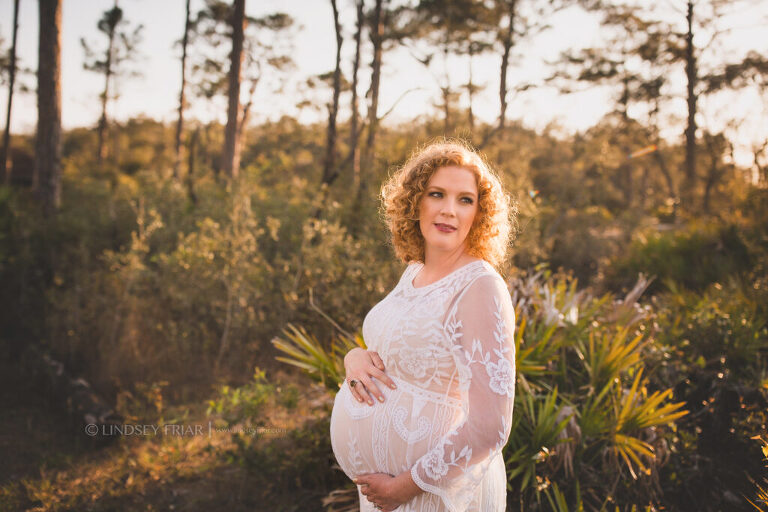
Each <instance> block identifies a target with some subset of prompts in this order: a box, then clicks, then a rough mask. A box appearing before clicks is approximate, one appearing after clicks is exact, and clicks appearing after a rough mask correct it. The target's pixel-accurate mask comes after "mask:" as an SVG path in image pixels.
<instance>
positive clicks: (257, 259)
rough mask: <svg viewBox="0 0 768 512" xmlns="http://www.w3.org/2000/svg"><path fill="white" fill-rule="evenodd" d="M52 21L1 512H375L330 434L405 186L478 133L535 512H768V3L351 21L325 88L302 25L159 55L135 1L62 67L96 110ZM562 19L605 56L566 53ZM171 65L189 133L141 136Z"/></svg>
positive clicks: (26, 148) (289, 22)
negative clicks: (419, 159) (139, 93)
mask: <svg viewBox="0 0 768 512" xmlns="http://www.w3.org/2000/svg"><path fill="white" fill-rule="evenodd" d="M30 3H31V2H20V1H19V0H14V1H13V2H11V1H10V0H6V1H4V2H3V3H2V4H1V5H2V9H3V11H2V12H3V13H4V14H3V16H4V17H5V16H6V15H7V16H8V18H6V19H13V20H14V22H13V23H10V24H8V23H7V22H5V21H4V22H3V24H2V25H0V26H2V27H3V30H5V27H8V29H9V32H8V33H5V32H3V33H2V34H0V35H2V36H3V39H2V41H0V50H2V57H1V58H2V62H0V64H1V65H2V68H3V75H2V80H3V82H2V85H3V86H4V87H6V88H7V91H8V93H7V94H6V96H5V99H6V100H7V102H6V105H7V109H6V117H5V119H6V123H5V127H6V130H5V133H4V138H3V145H2V152H3V153H2V155H0V165H1V166H2V168H1V169H0V170H2V172H1V173H0V179H1V180H2V183H3V185H2V187H0V282H2V287H0V300H2V308H0V332H1V333H2V334H1V335H0V343H2V346H3V354H4V355H3V363H2V365H3V371H2V372H0V373H1V374H2V379H3V386H2V389H3V394H2V396H1V397H0V399H2V403H3V410H4V411H7V412H8V414H6V415H5V416H6V417H5V418H4V419H3V420H2V424H0V429H2V433H3V434H4V435H3V436H2V438H0V439H2V450H3V456H4V458H5V459H6V461H7V463H6V464H5V466H4V467H3V469H2V472H0V486H1V487H0V508H3V509H8V510H27V509H28V510H81V509H83V508H88V509H91V510H113V509H115V508H119V509H124V510H148V509H156V508H159V509H168V508H180V509H184V510H198V509H199V510H246V509H249V510H253V509H257V510H354V509H355V507H356V505H355V494H354V486H352V485H351V483H350V482H348V481H346V479H345V478H344V476H343V475H342V474H341V472H340V471H339V470H338V469H337V468H334V467H333V465H334V460H333V456H332V453H331V452H330V442H329V439H328V415H329V411H330V406H331V404H332V399H333V396H334V392H335V390H336V389H338V383H339V381H340V379H341V378H343V366H342V365H341V362H340V358H341V357H342V356H343V353H344V350H346V349H348V348H349V347H351V346H353V345H355V344H361V343H364V340H362V339H361V338H360V336H359V329H360V326H361V323H362V319H363V318H364V315H365V314H366V312H367V311H368V310H369V309H370V307H371V306H372V305H374V304H375V303H376V302H377V301H379V300H380V299H381V298H382V297H383V296H384V295H385V294H386V293H387V291H388V290H389V289H391V287H392V286H393V285H394V283H395V282H396V280H397V278H398V276H399V275H400V273H401V272H402V269H403V265H402V264H400V263H398V262H396V261H395V260H394V257H393V254H392V250H391V248H390V247H389V246H388V241H387V233H386V231H385V229H384V226H383V224H382V222H381V218H380V214H379V210H378V206H379V203H378V190H379V186H380V184H381V183H382V181H383V180H384V179H385V178H386V176H387V174H388V173H389V172H391V171H392V170H393V169H394V168H396V167H397V166H398V165H399V164H401V163H402V162H404V160H405V159H406V158H407V156H408V155H409V153H410V152H411V151H412V150H413V149H414V148H415V147H416V146H417V145H418V144H423V143H426V142H428V141H430V140H433V139H434V138H436V137H459V138H462V139H464V140H466V141H468V142H469V143H470V144H472V145H473V146H474V147H476V148H478V149H479V150H480V151H482V152H483V153H484V154H485V155H486V156H487V158H488V160H489V161H490V162H492V164H493V165H494V166H495V167H496V169H497V170H498V171H499V173H500V175H501V177H502V179H503V181H504V183H505V185H506V187H507V189H508V190H509V191H510V192H511V193H512V195H513V197H514V198H515V202H516V205H517V209H518V220H517V222H518V225H517V237H516V239H515V241H514V243H513V248H512V255H511V257H510V259H509V261H507V262H506V264H505V266H504V268H502V269H501V271H502V273H503V275H504V276H505V278H506V279H507V280H508V283H509V286H510V293H512V295H513V299H514V302H515V304H516V309H517V312H518V315H517V318H518V326H517V336H516V343H517V349H518V350H517V354H518V362H517V368H518V394H517V396H516V405H515V420H514V425H513V435H512V438H511V439H510V443H509V444H508V445H507V447H506V448H505V459H506V462H507V469H508V474H509V508H510V510H517V509H520V510H580V509H586V510H697V511H699V510H712V511H714V510H755V509H762V510H765V509H768V505H766V501H765V500H766V499H768V496H767V495H766V491H765V489H764V488H765V487H766V486H768V483H766V481H765V478H766V474H765V468H764V461H763V457H768V448H766V445H765V439H766V415H768V413H766V411H767V410H768V400H767V399H768V366H767V364H768V327H767V326H766V320H768V307H767V306H766V305H767V304H768V300H767V299H768V297H767V296H766V295H767V292H766V286H768V278H767V277H766V263H768V259H767V249H768V223H766V220H765V219H766V218H768V193H767V191H766V186H768V133H766V131H765V122H764V119H765V113H766V100H767V99H768V96H766V92H767V91H766V78H768V59H766V57H765V52H766V48H765V47H761V46H760V44H761V43H760V42H757V43H755V42H754V40H752V39H744V38H743V37H742V36H743V34H745V33H748V32H749V31H750V30H751V29H752V28H754V27H755V26H757V27H761V26H763V27H764V26H765V24H766V21H768V19H767V18H766V13H765V9H764V7H765V6H764V4H761V3H760V2H750V1H723V0H701V1H695V2H694V1H687V2H683V1H681V2H672V1H670V2H663V3H662V4H660V5H658V6H656V5H654V6H653V8H649V7H648V6H646V5H645V4H643V3H640V2H637V3H632V2H619V1H616V2H603V1H599V0H587V1H576V0H572V1H570V0H559V1H552V2H533V1H528V0H485V1H481V0H423V1H410V2H406V1H402V2H396V1H394V0H389V1H386V0H368V1H364V0H355V1H344V2H342V1H338V2H337V1H335V0H329V1H328V2H327V3H323V4H324V5H325V4H327V5H326V9H325V11H324V12H325V14H326V15H327V16H326V19H323V20H320V19H317V18H316V17H314V18H313V19H312V20H311V23H312V25H313V27H314V26H316V25H322V26H327V27H329V28H328V30H327V37H328V39H329V40H330V41H331V42H332V44H331V46H328V48H331V51H332V54H331V55H332V56H333V57H334V58H333V59H332V60H331V61H330V62H331V67H330V68H329V69H327V70H325V71H323V72H322V73H320V74H307V73H306V71H305V68H304V67H302V63H301V62H297V61H296V59H295V58H294V57H295V56H297V55H300V54H301V52H297V50H296V41H297V40H299V39H300V37H301V32H302V31H303V30H304V28H302V27H301V26H300V24H299V22H298V21H297V19H296V17H295V16H292V15H291V14H289V13H287V12H278V11H274V12H262V11H260V12H256V11H253V12H252V11H251V10H250V9H251V8H252V6H251V4H248V5H246V2H245V0H235V1H234V2H224V1H217V0H206V1H205V2H190V1H189V0H187V2H186V3H183V2H179V3H180V4H182V3H183V4H184V7H185V10H183V11H182V10H180V11H179V12H181V13H182V16H184V18H185V23H183V30H181V31H180V33H179V34H178V43H177V44H175V45H173V46H172V47H167V48H164V47H156V46H151V47H148V46H147V44H146V41H145V39H144V38H145V36H144V34H145V33H146V32H147V30H148V28H147V27H149V25H150V24H152V25H153V26H155V25H160V26H162V23H163V20H161V19H156V18H154V19H148V20H147V21H146V24H147V27H144V26H142V25H141V24H140V23H138V22H137V20H133V19H131V18H129V17H128V16H127V14H126V13H127V12H128V8H127V7H126V6H127V5H128V4H124V3H121V4H120V5H118V3H117V2H116V1H115V2H114V3H107V5H106V6H101V7H103V8H104V9H106V10H104V11H101V12H100V14H99V16H100V17H99V20H98V23H97V24H96V26H94V27H93V28H92V29H90V31H89V32H87V33H83V34H78V36H79V37H80V38H82V39H81V42H80V44H81V50H80V52H81V53H80V56H79V57H76V56H74V55H72V54H69V55H68V58H69V59H74V58H79V59H80V61H81V63H82V66H83V69H84V70H86V71H88V72H89V73H90V74H91V76H92V82H89V83H88V87H94V85H93V84H100V85H99V87H100V89H101V94H100V95H99V96H98V97H91V99H90V100H88V99H87V98H81V99H80V100H78V101H79V102H82V104H86V103H87V104H88V108H87V109H84V111H83V113H79V112H78V111H77V109H75V108H72V107H73V105H72V103H71V102H70V103H66V102H65V104H64V105H62V97H64V98H69V97H70V96H69V95H70V94H72V93H71V92H66V91H68V90H75V91H77V90H78V89H79V88H80V89H84V88H85V86H82V85H81V86H78V85H77V84H76V83H72V84H71V85H70V84H68V83H67V82H66V81H65V80H63V79H62V48H66V46H63V45H62V40H63V39H62V38H63V37H69V36H66V35H65V34H63V33H62V31H63V28H65V27H66V26H67V24H66V22H64V24H62V9H63V8H64V7H63V5H62V4H63V2H62V1H61V0H59V1H57V0H41V1H40V2H38V3H37V7H39V13H38V14H39V15H38V19H37V23H38V24H39V25H38V27H36V28H37V29H38V32H37V33H38V39H37V41H36V43H37V51H38V60H37V63H36V64H37V69H36V70H34V71H33V70H30V69H29V66H30V65H32V63H31V62H27V61H25V60H24V59H19V58H17V57H18V55H19V54H20V53H19V52H17V51H16V50H17V45H18V43H19V42H20V41H24V38H23V34H24V31H25V30H30V29H31V27H25V26H24V25H21V24H18V25H17V21H16V20H17V13H18V12H19V6H20V4H23V5H26V4H30ZM320 3H322V2H312V3H311V5H312V7H311V8H309V7H308V8H307V11H309V12H312V13H314V12H315V9H316V8H317V5H318V4H320ZM299 4H300V3H297V4H296V5H299ZM66 5H69V4H68V3H67V4H66ZM306 5H307V6H308V5H309V3H307V4H306ZM262 7H263V6H262ZM88 8H89V9H90V10H92V9H94V8H95V7H94V6H93V4H90V3H89V4H88ZM292 8H294V9H295V8H296V7H295V6H292ZM124 9H125V10H124ZM65 12H66V11H65ZM569 17H570V18H569ZM563 19H565V20H566V25H568V23H567V21H568V19H571V20H578V22H575V23H576V24H578V23H584V26H589V24H588V23H587V22H586V21H585V20H593V21H594V23H595V24H596V25H595V26H596V27H598V28H597V29H596V31H597V32H598V37H595V38H594V39H590V40H589V42H590V44H591V46H588V47H578V46H577V45H576V46H574V45H568V44H565V45H563V46H564V48H563V49H562V51H560V52H558V53H557V55H556V56H555V57H552V58H550V57H546V58H545V57H544V56H543V54H540V53H539V48H540V47H541V45H542V44H543V43H542V41H545V42H546V41H551V40H552V39H551V38H552V37H553V34H552V32H553V29H552V26H554V27H556V29H555V31H556V30H557V27H558V26H563V25H557V23H562V20H563ZM557 20H560V21H557ZM573 24H574V23H573V22H572V23H571V25H573ZM562 30H563V32H562V34H561V37H567V36H568V33H569V32H568V31H567V30H565V29H562ZM546 38H550V39H549V40H547V39H546ZM555 39H556V37H555ZM745 41H747V42H745ZM752 43H755V44H752ZM325 44H326V43H323V47H324V48H325V47H326V46H325ZM546 44H549V43H546ZM546 44H545V45H546ZM148 52H152V53H153V54H157V53H166V54H167V55H168V61H167V62H168V63H169V64H168V66H171V65H173V66H175V67H176V69H177V70H178V71H179V73H180V74H179V76H180V80H178V82H177V83H178V86H179V87H178V91H177V92H176V94H177V96H176V106H175V112H176V114H175V116H174V119H172V120H171V119H168V118H167V115H166V114H157V116H156V118H152V117H150V116H149V115H146V113H145V114H143V115H130V112H131V110H130V108H133V107H128V109H127V110H122V112H124V113H125V112H128V113H129V114H127V115H126V114H124V115H123V116H122V117H121V116H115V115H114V113H115V112H117V111H118V110H120V108H123V109H125V108H126V107H125V106H123V107H118V105H120V104H121V102H123V103H125V102H127V100H126V99H125V98H123V97H121V96H120V94H119V92H123V91H126V90H128V89H129V86H128V84H130V83H131V81H135V80H140V77H139V74H140V71H141V69H142V62H143V61H142V59H143V58H144V56H145V55H146V53H148ZM531 56H533V57H531ZM171 58H176V59H178V60H177V61H173V64H171V62H172V61H171V60H170V59H171ZM532 58H533V59H534V60H532ZM536 59H538V60H536ZM313 65H314V64H313ZM307 67H310V66H309V64H307ZM532 68H534V69H535V70H536V73H532V72H531V69H532ZM404 75H405V76H406V80H407V81H402V80H403V78H402V77H403V76H404ZM70 76H71V75H70ZM491 77H497V78H491ZM395 83H397V84H404V85H402V86H398V87H402V88H401V89H398V87H389V84H395ZM160 85H162V86H163V88H164V89H165V88H167V84H165V83H163V84H160ZM68 88H72V89H68ZM35 90H36V93H34V92H31V91H35ZM385 91H386V93H385ZM393 91H394V92H393ZM541 91H549V92H546V93H541ZM553 91H555V92H553ZM150 94H151V93H150ZM158 94H159V93H158ZM553 94H554V96H553ZM548 95H549V96H548ZM29 97H32V98H35V100H36V105H37V113H36V114H37V117H36V123H35V122H34V118H33V117H32V116H33V115H34V113H32V114H30V113H29V110H28V109H27V110H25V107H24V103H25V101H27V102H28V98H29ZM554 97H557V98H558V99H557V100H554V99H552V98H554ZM18 98H22V100H21V105H22V107H21V108H20V111H21V118H22V120H21V121H12V119H15V118H16V117H18V116H17V113H16V110H14V107H13V103H14V102H15V101H18ZM24 98H27V99H24ZM414 98H417V99H416V100H414ZM542 98H543V99H542ZM587 98H592V99H591V100H588V99H587ZM547 102H552V103H556V104H557V105H558V108H557V109H552V108H551V107H549V110H547V107H546V105H545V104H546V103H547ZM135 103H140V102H136V101H135V100H131V103H130V104H135ZM148 103H150V104H151V103H152V102H148ZM542 104H544V106H541V105H542ZM94 105H97V107H98V108H94ZM63 107H64V108H63ZM62 108H63V110H64V111H67V110H68V111H69V112H70V113H69V114H68V116H69V117H68V119H70V121H67V122H66V123H65V124H68V125H69V127H68V128H67V129H66V130H63V129H62ZM135 108H136V109H137V110H136V111H140V110H138V109H140V108H141V107H138V106H137V107H135ZM164 108H166V109H167V110H170V109H171V108H174V107H172V106H166V107H164ZM281 109H284V110H281ZM531 110H534V111H535V112H536V114H535V115H531ZM596 110H598V111H599V110H602V112H605V114H604V115H595V111H596ZM88 111H98V112H99V114H98V119H97V120H96V121H95V122H94V123H91V122H90V121H89V120H87V119H85V118H87V114H86V112H88ZM72 112H74V113H72ZM553 112H555V113H556V114H555V117H552V118H550V119H547V113H549V114H552V113H553ZM407 114H410V115H407ZM558 116H560V117H559V119H558ZM531 118H534V119H535V122H533V123H531V122H527V121H526V119H531ZM542 119H544V121H542ZM584 119H593V120H594V122H592V123H591V124H590V125H589V126H584V125H583V124H582V125H581V126H580V127H579V128H578V129H574V126H578V125H579V123H584ZM70 123H71V124H70ZM17 125H18V126H36V131H35V133H24V132H23V131H20V132H14V131H12V130H11V128H12V127H14V126H17ZM277 358H279V360H278V359H277ZM285 363H289V364H285ZM78 379H80V380H78ZM118 415H119V416H118ZM94 418H95V420H94ZM94 422H95V423H96V424H98V425H100V426H105V425H122V424H132V425H140V424H143V425H147V424H152V425H163V426H165V425H178V426H184V425H192V424H194V425H202V426H206V425H207V429H208V430H207V432H208V435H203V436H200V435H197V436H178V435H166V436H135V435H123V436H121V437H118V438H116V437H115V436H108V435H106V436H102V435H99V436H94V437H88V436H87V435H85V434H86V433H85V432H84V427H85V425H86V424H89V423H94ZM211 425H214V426H215V428H214V429H213V430H214V432H213V434H212V433H211V429H212V427H211ZM102 432H103V431H102ZM266 468H269V470H266Z"/></svg>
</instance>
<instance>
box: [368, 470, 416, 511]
mask: <svg viewBox="0 0 768 512" xmlns="http://www.w3.org/2000/svg"><path fill="white" fill-rule="evenodd" d="M354 482H355V483H356V484H357V485H359V486H360V487H361V488H360V492H362V493H363V494H364V495H365V496H366V498H368V501H370V502H371V503H373V504H374V505H375V506H376V508H378V509H379V510H382V511H383V512H391V511H392V510H395V509H396V508H397V507H399V506H400V505H402V504H403V503H405V502H407V501H409V500H411V499H412V498H413V497H415V496H416V495H418V494H420V493H421V492H423V491H422V490H421V489H420V488H419V487H418V486H417V485H416V484H415V483H413V479H412V478H411V474H410V472H409V471H405V472H403V473H401V474H400V475H398V476H396V477H395V476H392V475H388V474H387V473H368V474H365V475H360V476H358V477H357V478H356V479H355V480H354Z"/></svg>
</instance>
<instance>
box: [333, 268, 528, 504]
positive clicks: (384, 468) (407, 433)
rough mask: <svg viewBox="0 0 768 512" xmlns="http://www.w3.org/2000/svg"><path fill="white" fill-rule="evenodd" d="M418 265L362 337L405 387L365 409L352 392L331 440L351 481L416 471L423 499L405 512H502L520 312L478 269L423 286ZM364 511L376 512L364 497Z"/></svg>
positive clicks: (341, 405) (336, 415)
mask: <svg viewBox="0 0 768 512" xmlns="http://www.w3.org/2000/svg"><path fill="white" fill-rule="evenodd" d="M421 268H422V265H421V264H419V263H413V264H411V265H409V266H408V268H407V269H406V270H405V272H404V273H403V275H402V277H401V279H400V282H399V283H398V284H397V286H396V287H395V289H394V290H392V292H390V294H389V295H388V296H387V297H386V298H385V299H384V300H382V301H381V302H379V303H378V304H377V305H376V306H374V308H373V309H371V311H370V312H369V313H368V315H367V316H366V318H365V322H364V324H363V336H364V338H365V340H366V343H367V345H368V347H369V349H371V350H376V351H377V352H378V353H379V355H380V356H381V357H382V359H383V361H384V364H385V367H386V372H387V375H389V376H390V377H391V378H392V379H393V380H394V381H395V383H396V384H397V389H395V390H392V389H390V388H389V387H387V386H384V385H382V384H379V385H378V388H379V390H380V391H381V393H382V394H383V395H384V397H385V401H384V402H383V403H380V402H376V403H375V404H374V405H373V406H369V405H367V404H361V403H359V402H357V401H356V400H355V399H354V397H353V396H352V395H351V393H350V392H349V389H348V388H347V387H346V384H344V385H343V386H342V389H341V390H340V392H339V394H338V395H337V398H336V402H335V403H334V408H333V413H332V417H331V441H332V445H333V450H334V454H335V456H336V459H337V461H338V462H339V466H340V467H341V468H342V470H343V471H344V472H345V473H346V474H347V475H348V476H349V477H350V478H354V477H355V476H357V475H361V474H365V473H373V472H385V473H389V474H392V475H396V474H399V473H401V472H403V471H410V473H411V476H412V477H413V480H414V482H415V483H416V484H417V485H418V486H419V487H420V488H421V489H422V490H424V491H426V492H424V493H422V494H420V495H419V496H417V497H416V498H414V499H413V500H411V501H410V502H408V503H406V504H404V505H403V506H401V507H400V508H399V509H398V511H399V512H402V511H413V512H426V511H434V512H443V511H451V512H464V511H468V510H472V511H481V512H490V511H493V512H495V511H501V510H504V508H505V506H506V475H505V469H504V462H503V458H502V457H501V449H502V448H503V446H504V444H506V441H507V439H508V437H509V430H510V428H511V420H512V404H513V399H514V392H515V366H514V362H515V358H514V336H513V334H514V325H515V321H514V309H513V307H512V303H511V298H510V296H509V293H508V291H507V289H506V285H505V283H504V281H503V279H502V278H501V277H500V276H499V275H498V274H497V273H496V271H495V270H494V269H493V268H492V267H491V266H490V265H489V264H488V263H486V262H484V261H475V262H473V263H470V264H468V265H465V266H464V267H461V268H460V269H458V270H456V271H455V272H453V273H451V274H449V275H448V276H446V277H444V278H443V279H440V280H438V281H436V282H434V283H432V284H430V285H427V286H424V287H419V288H417V287H414V286H413V278H414V277H415V276H416V274H417V273H418V272H419V270H421ZM360 498H361V510H372V508H371V507H370V503H368V502H367V499H366V498H365V497H364V496H363V495H362V494H360Z"/></svg>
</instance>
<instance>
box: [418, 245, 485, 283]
mask: <svg viewBox="0 0 768 512" xmlns="http://www.w3.org/2000/svg"><path fill="white" fill-rule="evenodd" d="M478 259H479V258H476V257H475V256H471V255H469V254H467V252H466V251H465V249H464V248H463V247H462V248H460V250H456V251H454V252H450V253H441V252H437V251H429V250H428V249H427V250H426V251H425V254H424V267H423V268H422V269H421V271H420V272H419V274H418V275H417V276H416V278H415V279H414V281H413V284H414V286H417V287H421V286H428V285H429V284H431V283H434V282H435V281H437V280H439V279H442V278H443V277H445V276H447V275H448V274H450V273H451V272H453V271H454V270H456V269H458V268H460V267H463V266H464V265H466V264H468V263H472V262H473V261H477V260H478Z"/></svg>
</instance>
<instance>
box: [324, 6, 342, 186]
mask: <svg viewBox="0 0 768 512" xmlns="http://www.w3.org/2000/svg"><path fill="white" fill-rule="evenodd" d="M331 8H332V9H333V26H334V28H335V30H336V68H335V69H334V71H333V101H332V102H331V105H330V108H329V109H328V130H327V134H326V144H325V162H324V164H323V180H322V183H321V185H330V184H331V183H333V181H334V180H335V179H336V178H337V177H338V176H339V170H338V168H336V117H337V115H338V112H339V94H340V93H341V45H342V44H343V42H344V39H343V38H342V35H341V24H340V23H339V10H338V8H337V7H336V0H331Z"/></svg>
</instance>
